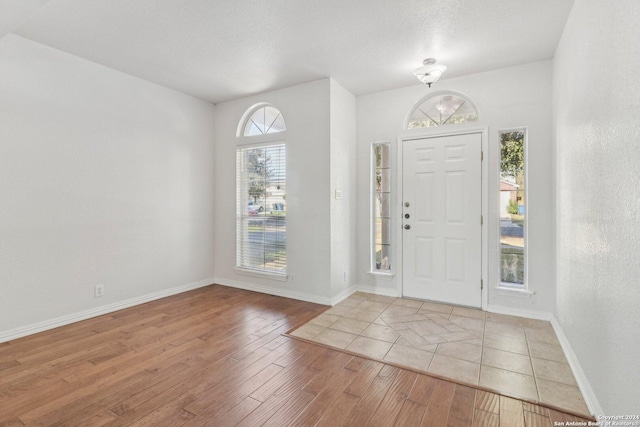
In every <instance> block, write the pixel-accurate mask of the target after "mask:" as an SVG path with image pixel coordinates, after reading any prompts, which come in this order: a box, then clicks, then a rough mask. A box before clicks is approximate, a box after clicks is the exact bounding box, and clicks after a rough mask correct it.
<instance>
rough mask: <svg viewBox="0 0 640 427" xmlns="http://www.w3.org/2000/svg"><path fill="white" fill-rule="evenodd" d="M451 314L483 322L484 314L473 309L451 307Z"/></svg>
mask: <svg viewBox="0 0 640 427" xmlns="http://www.w3.org/2000/svg"><path fill="white" fill-rule="evenodd" d="M451 314H452V315H454V316H463V317H472V318H474V319H482V320H484V316H485V312H484V311H482V310H477V309H475V308H465V307H453V310H452V311H451Z"/></svg>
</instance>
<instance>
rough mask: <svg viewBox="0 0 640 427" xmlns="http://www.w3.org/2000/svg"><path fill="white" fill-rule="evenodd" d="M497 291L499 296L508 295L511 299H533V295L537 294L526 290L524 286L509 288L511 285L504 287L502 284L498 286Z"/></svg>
mask: <svg viewBox="0 0 640 427" xmlns="http://www.w3.org/2000/svg"><path fill="white" fill-rule="evenodd" d="M495 289H496V291H498V294H500V295H508V296H511V297H519V298H531V296H532V295H533V294H535V292H533V291H530V290H529V289H527V288H525V287H524V286H517V287H516V286H509V285H503V284H500V285H498V286H496V288H495Z"/></svg>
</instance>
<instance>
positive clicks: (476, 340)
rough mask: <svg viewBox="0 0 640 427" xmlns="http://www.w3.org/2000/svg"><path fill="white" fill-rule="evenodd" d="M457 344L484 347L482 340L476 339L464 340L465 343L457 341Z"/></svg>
mask: <svg viewBox="0 0 640 427" xmlns="http://www.w3.org/2000/svg"><path fill="white" fill-rule="evenodd" d="M456 342H464V343H467V344H473V345H479V346H480V347H482V338H474V339H470V340H463V341H456Z"/></svg>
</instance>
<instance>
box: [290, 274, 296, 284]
mask: <svg viewBox="0 0 640 427" xmlns="http://www.w3.org/2000/svg"><path fill="white" fill-rule="evenodd" d="M289 281H291V282H292V283H293V282H295V281H296V275H295V274H293V273H291V274H290V275H289Z"/></svg>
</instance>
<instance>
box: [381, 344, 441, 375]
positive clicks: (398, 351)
mask: <svg viewBox="0 0 640 427" xmlns="http://www.w3.org/2000/svg"><path fill="white" fill-rule="evenodd" d="M432 358H433V353H430V352H428V351H424V350H418V349H416V348H410V347H404V346H401V345H398V344H394V345H393V347H391V349H390V350H389V352H388V353H387V355H386V356H385V357H384V360H385V361H387V362H391V363H397V364H398V365H402V366H407V367H409V368H414V369H420V370H422V371H426V370H427V368H428V367H429V364H430V363H431V359H432Z"/></svg>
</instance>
